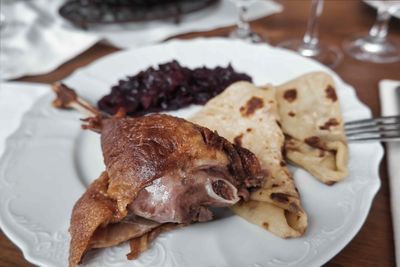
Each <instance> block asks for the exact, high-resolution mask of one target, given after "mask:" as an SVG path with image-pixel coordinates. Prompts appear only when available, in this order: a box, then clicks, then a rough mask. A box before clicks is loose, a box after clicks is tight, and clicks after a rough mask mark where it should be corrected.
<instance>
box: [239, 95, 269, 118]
mask: <svg viewBox="0 0 400 267" xmlns="http://www.w3.org/2000/svg"><path fill="white" fill-rule="evenodd" d="M263 106H264V101H263V99H262V98H259V97H255V96H253V97H252V98H250V99H249V100H248V101H247V102H246V105H245V106H243V107H240V109H239V110H240V113H242V115H243V116H250V115H252V114H253V113H254V112H255V111H256V110H257V109H260V108H262V107H263Z"/></svg>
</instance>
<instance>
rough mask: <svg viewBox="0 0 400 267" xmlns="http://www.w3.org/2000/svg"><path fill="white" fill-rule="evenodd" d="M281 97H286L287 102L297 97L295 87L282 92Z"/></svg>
mask: <svg viewBox="0 0 400 267" xmlns="http://www.w3.org/2000/svg"><path fill="white" fill-rule="evenodd" d="M283 98H284V99H286V100H287V101H288V102H293V101H295V100H296V98H297V90H296V89H289V90H286V91H285V92H284V93H283Z"/></svg>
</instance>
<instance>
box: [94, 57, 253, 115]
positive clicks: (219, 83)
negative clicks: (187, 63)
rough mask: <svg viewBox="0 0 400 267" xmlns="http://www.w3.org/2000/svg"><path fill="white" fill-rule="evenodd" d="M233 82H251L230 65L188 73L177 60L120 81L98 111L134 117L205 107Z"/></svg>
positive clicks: (104, 97) (197, 69)
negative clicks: (163, 111) (122, 111)
mask: <svg viewBox="0 0 400 267" xmlns="http://www.w3.org/2000/svg"><path fill="white" fill-rule="evenodd" d="M236 81H251V77H250V76H248V75H247V74H244V73H237V72H236V71H235V70H234V69H233V68H232V66H231V65H230V64H229V65H228V66H227V67H226V68H224V67H216V68H214V69H209V68H206V67H201V68H196V69H193V70H192V69H189V68H187V67H183V66H181V65H180V64H179V63H178V62H177V61H176V60H173V61H171V62H168V63H165V64H160V65H158V69H155V68H153V67H150V68H148V69H147V70H145V71H141V72H139V73H138V74H136V75H135V76H128V77H127V78H126V79H123V80H119V81H118V84H117V85H114V86H113V87H112V88H111V92H110V93H109V94H108V95H105V96H103V97H102V98H101V99H100V100H99V102H98V107H99V108H100V109H101V110H102V111H104V112H106V113H109V114H115V113H116V112H117V111H118V110H119V109H121V108H123V109H124V111H125V112H126V114H127V115H130V116H135V115H136V116H137V115H142V114H146V113H149V112H155V111H162V110H176V109H179V108H182V107H186V106H188V105H190V104H200V105H204V104H205V103H206V102H207V101H208V100H209V99H211V98H213V97H214V96H216V95H218V94H219V93H221V92H222V91H223V90H224V89H225V88H226V87H228V86H229V85H230V84H232V83H234V82H236Z"/></svg>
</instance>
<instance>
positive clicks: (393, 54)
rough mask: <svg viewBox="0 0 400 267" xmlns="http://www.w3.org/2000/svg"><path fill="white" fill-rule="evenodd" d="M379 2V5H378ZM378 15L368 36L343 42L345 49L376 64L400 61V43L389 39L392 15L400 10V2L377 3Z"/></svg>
mask: <svg viewBox="0 0 400 267" xmlns="http://www.w3.org/2000/svg"><path fill="white" fill-rule="evenodd" d="M378 2H379V3H378ZM375 4H379V5H378V14H377V18H376V21H375V24H374V25H373V26H372V28H371V29H370V31H369V33H368V35H361V36H360V35H358V36H356V37H352V38H350V39H348V40H345V41H344V42H343V49H344V50H345V51H346V52H347V53H348V54H349V55H350V56H352V57H354V58H356V59H358V60H362V61H371V62H375V63H391V62H396V61H400V42H396V41H395V40H391V39H389V38H388V36H387V35H388V27H389V20H390V18H391V14H393V13H395V12H397V11H398V10H400V1H385V0H381V1H376V2H375Z"/></svg>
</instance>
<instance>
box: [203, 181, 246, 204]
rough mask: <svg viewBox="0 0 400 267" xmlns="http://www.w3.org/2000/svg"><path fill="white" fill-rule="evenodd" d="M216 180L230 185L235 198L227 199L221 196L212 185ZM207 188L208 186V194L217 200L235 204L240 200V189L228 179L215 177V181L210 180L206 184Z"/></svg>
mask: <svg viewBox="0 0 400 267" xmlns="http://www.w3.org/2000/svg"><path fill="white" fill-rule="evenodd" d="M214 181H221V182H223V183H225V184H226V185H228V187H229V188H230V189H231V190H232V195H233V198H232V199H225V198H223V197H221V196H220V195H218V194H217V193H216V192H215V191H214V188H213V186H212V182H214ZM205 188H206V192H207V194H208V195H209V196H210V197H211V198H212V199H215V200H218V202H220V203H226V204H232V205H233V204H235V203H237V202H238V201H239V200H240V197H239V196H238V190H237V188H236V187H235V186H233V185H232V184H231V183H229V182H228V181H225V180H223V179H215V180H213V181H211V180H208V181H207V182H206V184H205Z"/></svg>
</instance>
